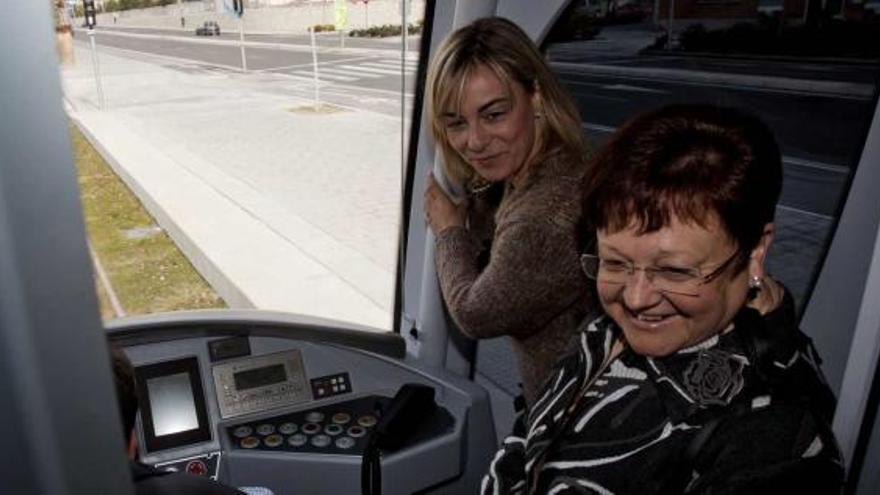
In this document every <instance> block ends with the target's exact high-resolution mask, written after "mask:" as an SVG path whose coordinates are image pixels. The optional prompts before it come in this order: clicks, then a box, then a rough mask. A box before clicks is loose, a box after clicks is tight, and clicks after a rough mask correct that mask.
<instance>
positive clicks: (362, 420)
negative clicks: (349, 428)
mask: <svg viewBox="0 0 880 495" xmlns="http://www.w3.org/2000/svg"><path fill="white" fill-rule="evenodd" d="M377 422H378V420H377V419H376V416H373V415H372V414H367V415H365V416H361V417H359V418H358V424H359V425H361V426H363V427H364V428H369V427H371V426H376V423H377Z"/></svg>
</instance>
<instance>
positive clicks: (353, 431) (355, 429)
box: [348, 426, 367, 438]
mask: <svg viewBox="0 0 880 495" xmlns="http://www.w3.org/2000/svg"><path fill="white" fill-rule="evenodd" d="M366 434H367V430H365V429H364V428H363V427H362V426H352V427H351V428H349V429H348V435H349V436H352V437H355V438H360V437H362V436H364V435H366Z"/></svg>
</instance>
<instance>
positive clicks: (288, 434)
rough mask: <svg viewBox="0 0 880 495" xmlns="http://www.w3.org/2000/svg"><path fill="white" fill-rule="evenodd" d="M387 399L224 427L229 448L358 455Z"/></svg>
mask: <svg viewBox="0 0 880 495" xmlns="http://www.w3.org/2000/svg"><path fill="white" fill-rule="evenodd" d="M389 400H390V399H388V398H387V397H380V396H369V397H363V398H360V399H354V400H350V401H346V402H341V403H338V404H333V405H329V406H322V407H316V408H312V409H306V410H303V411H299V412H295V413H291V414H285V415H283V416H278V417H275V418H265V419H261V420H258V421H254V422H251V423H245V424H238V425H232V426H228V427H227V428H226V431H227V433H228V435H229V439H230V441H231V442H232V444H233V446H234V447H233V448H237V449H248V450H273V451H279V450H281V451H291V452H312V453H328V454H346V455H359V454H361V453H363V450H364V448H365V447H366V443H367V439H368V433H369V432H370V431H371V430H372V428H373V427H374V426H376V423H377V422H378V420H379V417H380V416H381V413H380V411H381V410H382V408H383V407H384V405H385V404H387V402H388V401H389Z"/></svg>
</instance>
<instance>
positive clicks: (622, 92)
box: [98, 29, 876, 216]
mask: <svg viewBox="0 0 880 495" xmlns="http://www.w3.org/2000/svg"><path fill="white" fill-rule="evenodd" d="M126 31H127V32H132V31H133V30H130V29H129V30H126ZM144 32H149V33H150V34H157V30H144ZM168 34H170V35H174V36H177V37H180V36H181V35H184V34H186V33H183V32H182V31H175V30H169V31H168ZM201 38H202V40H204V37H201ZM220 38H221V39H227V40H234V39H237V34H234V35H233V34H224V35H223V36H221V37H220ZM278 38H279V37H278V36H276V35H263V36H262V37H261V36H259V35H248V36H247V39H249V40H252V41H258V40H259V41H262V42H278ZM281 38H284V40H286V41H283V43H282V44H285V45H290V47H289V49H279V48H255V47H248V48H247V63H248V69H249V70H252V71H262V72H271V73H278V74H285V75H288V76H290V77H294V78H309V77H311V76H312V72H311V70H312V55H311V52H310V50H308V49H307V46H306V45H305V43H307V39H308V37H307V36H289V37H281ZM328 39H329V40H330V41H333V40H332V39H330V38H328V37H326V36H325V37H324V38H323V40H322V41H325V42H326V41H327V40H328ZM350 40H352V38H348V39H346V42H348V41H350ZM337 41H338V40H337ZM362 41H363V42H364V43H363V44H361V45H360V46H358V48H360V49H359V50H354V51H353V52H354V53H351V54H346V53H345V51H344V50H335V49H334V50H329V49H324V50H321V51H319V55H318V57H319V61H320V67H319V72H320V73H321V75H322V80H324V81H325V83H329V94H333V93H334V92H335V93H336V94H339V95H346V97H347V98H348V100H349V102H348V103H351V104H354V105H360V104H363V105H370V104H371V103H370V98H364V99H363V100H364V101H363V102H362V103H361V102H359V100H360V99H359V98H358V97H357V94H358V92H359V91H367V92H372V93H375V94H382V95H384V97H385V98H386V103H387V102H390V101H393V96H391V95H393V93H399V91H400V87H401V86H400V83H401V77H400V57H399V51H394V50H393V45H391V47H392V49H391V50H388V49H387V47H389V44H388V43H387V42H386V41H377V40H362ZM98 42H99V44H102V45H108V46H114V47H118V48H123V49H127V50H132V51H137V52H145V53H152V54H159V55H165V56H171V57H175V58H178V59H184V60H189V61H192V62H193V63H194V64H195V65H196V66H206V67H207V66H213V68H214V69H215V70H216V67H217V66H219V67H222V68H226V69H228V70H239V69H240V67H241V55H240V50H239V48H238V46H233V45H227V44H220V43H218V44H216V45H215V44H212V43H210V42H208V43H192V42H189V41H188V40H181V39H174V38H168V39H159V38H149V39H146V38H133V37H124V36H115V35H113V34H112V32H110V31H108V30H105V31H104V32H99V34H98ZM370 43H372V44H373V45H375V44H377V43H381V44H382V46H383V48H382V49H372V48H373V47H372V46H369V45H370ZM297 46H298V47H299V48H294V47H297ZM325 46H327V48H329V47H330V46H329V45H325ZM332 46H335V45H332ZM346 46H349V47H354V46H356V45H349V44H347V45H346ZM291 48H292V49H291ZM398 50H399V49H398ZM551 53H553V57H552V59H553V60H560V58H559V55H560V53H567V52H565V51H564V50H555V49H554V48H551ZM581 57H582V59H583V60H584V61H590V59H589V57H588V56H585V55H582V56H581ZM574 58H575V55H570V56H568V58H567V59H566V60H568V61H571V60H572V59H574ZM601 63H603V64H606V65H607V64H611V65H613V64H615V63H617V64H621V65H625V66H629V67H632V66H638V67H662V68H664V69H670V68H672V69H675V68H679V69H687V70H701V71H708V72H713V71H715V72H718V71H722V72H725V73H735V74H761V75H764V74H766V75H774V76H779V77H792V78H808V79H818V80H828V79H831V80H841V81H850V82H860V83H864V82H870V81H873V80H876V74H875V75H874V76H871V70H873V69H872V68H870V67H869V68H868V69H866V68H865V67H864V66H857V67H856V66H852V65H846V64H844V65H841V64H822V63H817V62H809V63H798V62H796V61H793V62H775V61H763V62H760V61H759V62H755V61H752V62H751V64H750V63H749V62H748V61H743V60H716V59H706V58H702V59H699V60H687V59H684V58H682V57H664V56H647V57H638V58H634V57H628V58H624V59H619V60H617V61H615V60H613V59H607V58H606V59H603V61H601ZM415 69H416V62H415V61H414V60H410V61H408V62H407V69H406V70H407V74H408V75H407V78H408V79H407V92H408V93H411V92H412V87H413V83H414V79H415V77H414V76H415ZM556 73H557V75H558V76H559V77H560V79H561V80H562V82H563V84H564V85H565V86H566V87H567V88H568V89H569V91H570V92H571V94H572V95H573V97H574V98H575V100H576V102H577V105H578V107H579V109H580V111H581V114H582V116H583V120H584V122H585V124H584V127H585V129H586V132H587V135H588V136H590V137H591V140H592V141H593V142H595V143H597V144H598V143H600V142H601V141H603V140H604V139H605V138H606V137H607V136H608V135H609V134H610V132H613V130H614V129H615V128H616V127H617V126H619V125H620V124H621V123H623V122H624V121H625V120H626V119H627V118H628V117H630V116H632V115H634V114H636V113H638V112H642V111H645V110H648V109H651V108H656V107H659V106H661V105H664V104H668V103H673V102H712V103H716V104H721V105H727V106H734V107H738V108H744V109H746V110H749V111H752V112H754V113H756V114H757V115H758V116H760V117H761V118H763V119H764V120H765V121H766V122H767V123H768V124H769V125H770V126H771V128H772V129H773V130H774V132H775V133H776V135H777V139H778V140H779V142H780V145H781V148H782V151H783V154H784V156H785V188H784V191H783V198H782V204H784V205H786V206H788V207H790V208H794V209H798V210H803V211H806V212H810V213H813V214H818V215H822V216H831V215H834V212H835V211H836V209H837V207H838V202H839V198H841V197H842V194H843V193H844V188H845V185H846V183H847V180H848V177H849V173H850V170H851V168H852V167H853V165H854V164H856V163H857V161H858V157H859V155H860V153H861V146H862V142H863V140H864V136H865V135H866V132H867V127H868V124H869V119H870V117H871V113H872V111H873V104H871V101H870V100H869V99H867V98H863V97H862V98H859V97H839V96H829V95H819V94H808V93H804V92H803V91H790V92H789V91H784V90H778V89H776V90H762V89H756V88H754V87H749V86H745V85H743V86H738V85H733V84H723V85H720V84H718V85H715V84H707V83H697V82H688V81H686V80H682V81H675V82H671V81H659V80H652V79H649V78H644V77H638V78H635V77H620V76H608V75H599V74H591V73H590V71H589V69H585V70H581V69H577V70H571V69H570V68H560V67H556ZM866 74H867V75H866ZM398 101H399V98H398ZM373 103H375V100H374V101H373ZM380 106H385V104H382V105H380ZM397 109H398V110H397V112H398V113H399V106H398V107H397ZM385 111H388V109H387V108H386V109H385ZM389 113H394V111H393V110H392V111H390V112H389Z"/></svg>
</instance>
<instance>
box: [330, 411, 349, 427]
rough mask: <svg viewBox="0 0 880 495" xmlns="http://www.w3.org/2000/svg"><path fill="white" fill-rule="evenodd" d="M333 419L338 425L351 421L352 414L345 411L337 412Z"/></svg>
mask: <svg viewBox="0 0 880 495" xmlns="http://www.w3.org/2000/svg"><path fill="white" fill-rule="evenodd" d="M332 421H333V422H334V423H336V424H338V425H344V424H345V423H348V422H349V421H351V415H350V414H348V413H344V412H341V413H336V414H334V415H333V418H332Z"/></svg>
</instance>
